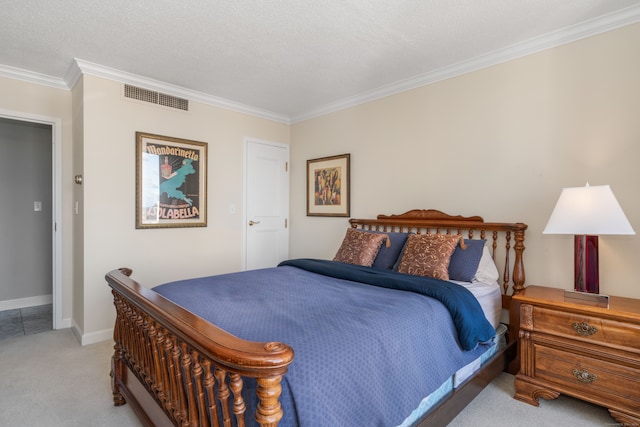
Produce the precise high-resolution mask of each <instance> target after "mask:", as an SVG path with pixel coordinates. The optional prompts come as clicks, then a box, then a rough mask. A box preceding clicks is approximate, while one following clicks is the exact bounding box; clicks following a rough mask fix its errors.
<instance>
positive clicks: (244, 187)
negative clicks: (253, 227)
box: [242, 137, 291, 271]
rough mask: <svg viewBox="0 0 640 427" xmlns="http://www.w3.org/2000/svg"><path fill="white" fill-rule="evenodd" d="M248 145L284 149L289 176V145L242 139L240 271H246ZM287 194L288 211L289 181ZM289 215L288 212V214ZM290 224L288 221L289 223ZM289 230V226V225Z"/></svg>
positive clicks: (257, 139) (256, 139)
mask: <svg viewBox="0 0 640 427" xmlns="http://www.w3.org/2000/svg"><path fill="white" fill-rule="evenodd" d="M249 144H262V145H270V146H272V147H278V148H284V149H286V150H287V163H288V164H289V176H291V172H290V171H291V161H290V160H291V147H290V145H289V144H283V143H281V142H274V141H267V140H264V139H259V138H253V137H245V138H244V159H243V160H244V164H243V185H242V201H243V203H242V204H243V207H242V270H243V271H244V270H246V269H247V249H248V248H247V227H246V224H247V221H248V220H249V218H248V216H247V196H248V193H247V184H248V173H249V170H248V168H247V162H248V161H249ZM287 192H289V206H288V207H287V208H288V209H289V210H290V209H291V180H289V187H288V188H287ZM289 213H290V212H289ZM288 217H289V218H290V215H288ZM289 222H290V221H289ZM289 229H290V224H289Z"/></svg>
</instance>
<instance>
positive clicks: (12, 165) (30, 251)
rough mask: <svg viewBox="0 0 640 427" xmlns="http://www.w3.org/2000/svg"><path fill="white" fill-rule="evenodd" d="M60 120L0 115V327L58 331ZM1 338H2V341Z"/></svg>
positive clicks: (28, 331)
mask: <svg viewBox="0 0 640 427" xmlns="http://www.w3.org/2000/svg"><path fill="white" fill-rule="evenodd" d="M60 133H61V123H60V120H59V119H56V118H51V117H43V116H35V115H30V114H24V113H20V112H9V111H3V110H0V154H1V155H0V162H1V164H0V197H1V199H2V200H3V203H2V204H1V205H0V211H1V212H0V229H1V230H2V235H3V239H2V242H0V255H1V256H0V273H1V274H2V275H3V281H4V282H5V283H6V284H8V285H10V286H3V288H2V290H0V323H1V324H2V325H3V329H4V330H5V332H6V333H9V334H14V335H15V334H17V333H18V331H20V330H21V331H22V332H23V333H22V334H23V335H28V334H31V333H36V332H41V331H43V330H47V329H58V328H60V327H62V323H63V322H62V309H61V308H62V289H61V277H62V269H61V265H62V263H61V253H62V249H61V246H62V245H61V242H60V238H59V237H58V236H60V235H61V233H60V232H61V223H60V221H59V218H61V203H60V190H59V189H60V158H61V147H60V145H61V144H60V141H61V137H60ZM0 338H2V337H0Z"/></svg>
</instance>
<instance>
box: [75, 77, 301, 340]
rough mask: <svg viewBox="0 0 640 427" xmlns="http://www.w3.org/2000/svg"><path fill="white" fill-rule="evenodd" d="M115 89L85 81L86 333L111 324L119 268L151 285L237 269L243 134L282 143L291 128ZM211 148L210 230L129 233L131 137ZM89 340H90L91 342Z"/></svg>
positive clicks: (132, 209)
mask: <svg viewBox="0 0 640 427" xmlns="http://www.w3.org/2000/svg"><path fill="white" fill-rule="evenodd" d="M121 91H122V84H121V83H117V82H114V81H110V80H105V79H102V78H99V77H94V76H90V75H85V76H84V77H83V92H84V94H83V103H84V106H83V140H84V141H83V147H84V153H83V158H82V163H83V166H82V174H83V175H84V183H83V185H82V192H83V194H82V197H83V203H82V206H81V211H82V214H83V219H84V227H83V230H84V236H83V244H84V251H83V254H84V260H83V261H82V275H83V276H84V286H83V289H84V308H83V310H84V334H85V335H86V336H87V341H92V340H93V336H92V335H91V334H97V335H100V334H102V333H103V331H105V330H110V328H112V327H113V319H114V318H115V315H114V310H113V307H112V297H111V294H110V292H109V288H108V287H107V285H106V284H105V281H104V279H103V277H104V274H105V273H106V272H107V271H109V270H112V269H114V268H118V267H123V266H126V267H130V268H132V269H133V271H134V273H133V277H134V278H135V279H136V280H138V281H140V282H141V283H142V284H144V285H145V286H148V287H152V286H155V285H157V284H159V283H163V282H166V281H170V280H175V279H183V278H188V277H197V276H203V275H211V274H217V273H225V272H230V271H237V270H240V269H241V268H242V257H243V252H242V245H243V242H242V236H243V229H244V227H243V224H244V222H243V219H242V212H243V208H244V200H243V199H242V197H243V185H244V184H243V179H244V175H243V172H244V167H243V161H244V146H245V145H244V144H245V138H246V137H253V138H257V139H261V140H267V141H273V142H279V143H285V144H288V143H289V126H288V125H285V124H281V123H276V122H272V121H269V120H265V119H260V118H256V117H253V116H248V115H245V114H240V113H236V112H233V111H229V110H224V109H220V108H215V107H211V106H208V105H204V104H200V103H197V102H191V103H190V110H189V111H188V112H184V111H180V110H174V109H170V108H165V107H159V106H156V105H153V104H148V103H142V102H138V101H132V100H129V99H124V98H123V97H122V96H121ZM136 131H142V132H148V133H154V134H160V135H167V136H173V137H179V138H185V139H192V140H196V141H203V142H207V143H208V184H207V187H208V191H207V192H208V195H207V199H208V226H207V227H200V228H182V229H175V228H174V229H150V230H149V229H146V230H136V229H135V132H136ZM230 204H234V205H235V206H236V208H237V209H236V213H235V214H230V213H229V205H230ZM97 335H96V337H97Z"/></svg>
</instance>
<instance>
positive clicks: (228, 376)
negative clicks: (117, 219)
mask: <svg viewBox="0 0 640 427" xmlns="http://www.w3.org/2000/svg"><path fill="white" fill-rule="evenodd" d="M130 275H131V270H129V269H126V268H122V269H119V270H113V271H111V272H109V273H108V274H107V275H106V280H107V282H108V283H109V286H111V288H112V293H113V295H114V304H115V307H116V324H115V329H114V341H115V345H114V354H113V358H112V368H111V377H112V389H113V401H114V404H115V405H122V404H124V403H125V402H128V403H130V405H131V407H132V408H133V410H134V411H135V412H136V414H137V415H138V417H139V418H140V420H141V421H142V422H143V423H144V424H145V425H149V426H152V425H171V424H173V425H180V426H231V425H237V426H244V425H245V416H252V417H255V419H256V421H257V422H258V424H259V425H260V426H273V427H275V426H277V425H278V422H279V421H280V419H281V418H282V415H283V413H282V408H281V406H280V401H279V397H280V393H281V390H282V388H281V385H280V382H281V380H282V376H283V375H284V374H285V373H286V372H287V368H288V366H289V364H290V363H291V362H292V361H293V350H292V349H291V347H289V346H287V345H286V344H282V343H278V342H270V343H260V342H250V341H245V340H242V339H239V338H237V337H235V336H233V335H231V334H229V333H227V332H226V331H224V330H222V329H220V328H218V327H216V326H214V325H212V324H210V323H208V322H206V321H204V320H203V319H201V318H200V317H198V316H195V315H194V314H192V313H190V312H188V311H186V310H184V309H182V308H180V307H178V306H177V305H175V304H173V303H171V302H170V301H168V300H166V299H165V298H164V297H162V296H161V295H158V294H156V293H155V292H153V291H151V290H149V289H147V288H144V287H143V286H141V285H140V284H138V283H137V282H135V281H134V280H132V279H131V278H130V277H129V276H130ZM243 378H255V379H256V382H257V388H256V391H255V393H256V395H257V398H258V400H257V401H258V404H257V408H256V411H255V414H248V415H247V414H245V413H246V405H245V401H244V399H243V397H242V394H241V393H242V390H243V386H244V384H243ZM233 418H235V422H232V419H233Z"/></svg>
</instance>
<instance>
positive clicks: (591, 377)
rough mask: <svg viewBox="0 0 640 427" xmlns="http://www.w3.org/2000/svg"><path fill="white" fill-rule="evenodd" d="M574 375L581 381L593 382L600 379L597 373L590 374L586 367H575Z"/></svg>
mask: <svg viewBox="0 0 640 427" xmlns="http://www.w3.org/2000/svg"><path fill="white" fill-rule="evenodd" d="M573 376H574V377H576V379H577V380H578V381H580V382H581V383H587V384H591V383H592V382H594V381H595V380H597V379H598V376H597V375H596V374H590V373H589V371H587V370H586V369H574V370H573Z"/></svg>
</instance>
